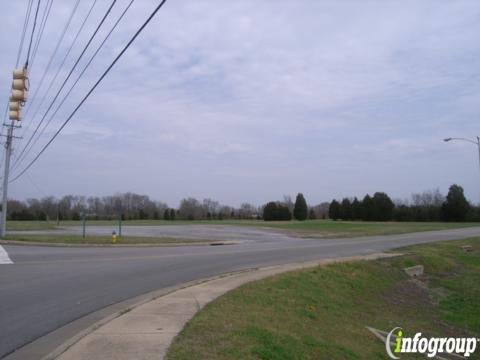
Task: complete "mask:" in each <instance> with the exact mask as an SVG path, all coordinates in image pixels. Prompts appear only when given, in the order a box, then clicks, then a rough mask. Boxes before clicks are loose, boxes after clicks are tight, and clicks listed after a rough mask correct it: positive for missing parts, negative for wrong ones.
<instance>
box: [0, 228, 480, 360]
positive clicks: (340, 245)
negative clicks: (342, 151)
mask: <svg viewBox="0 0 480 360" xmlns="http://www.w3.org/2000/svg"><path fill="white" fill-rule="evenodd" d="M150 228H151V227H150ZM162 228H165V226H162ZM251 230H252V229H245V228H241V230H239V231H241V232H245V231H246V232H247V233H248V234H246V235H245V233H243V235H238V236H237V240H238V239H243V241H241V242H240V243H239V244H237V245H225V246H187V247H128V248H125V247H124V248H120V247H117V248H110V247H80V248H78V247H75V248H69V247H41V246H39V247H35V246H3V248H4V249H5V250H6V252H7V254H8V256H9V258H10V259H11V260H12V261H13V264H0V319H1V321H0V357H7V358H20V357H18V354H19V352H14V350H15V349H18V348H21V347H22V346H24V345H26V344H29V343H30V342H32V341H34V340H35V339H38V338H40V337H42V336H44V335H46V334H48V333H51V332H52V331H54V330H56V329H58V328H60V327H62V326H63V325H65V324H69V323H71V322H72V321H74V320H76V319H79V318H82V317H84V316H86V315H88V314H91V313H93V312H95V311H97V310H99V309H102V308H105V307H106V306H108V305H111V304H114V303H118V302H120V301H124V300H126V299H129V298H132V297H135V296H138V295H140V294H143V293H146V292H150V291H153V290H156V289H161V288H165V287H169V286H172V285H176V284H180V283H183V282H187V281H191V280H195V279H200V278H204V277H208V276H213V275H216V274H220V273H224V272H229V271H235V270H241V269H245V268H251V267H257V266H265V265H274V264H282V263H291V262H299V261H308V260H316V259H323V258H332V257H343V256H351V255H362V254H369V253H374V252H379V251H384V250H388V249H392V248H397V247H401V246H406V245H411V244H417V243H425V242H433V241H441V240H451V239H460V238H466V237H472V236H480V227H473V228H463V229H455V230H444V231H432V232H421V233H415V234H403V235H390V236H372V237H361V238H350V239H334V240H333V239H330V240H329V239H324V240H313V239H296V238H292V237H288V236H284V235H279V234H278V233H272V232H269V231H263V230H255V231H254V232H251ZM126 231H129V230H126ZM149 231H153V230H152V229H151V230H149ZM162 231H164V230H162ZM188 231H191V230H188ZM222 231H225V229H224V230H222ZM227 232H231V233H234V232H235V231H234V228H231V229H230V230H228V229H227ZM203 236H208V233H206V234H205V233H202V235H201V237H203ZM228 239H235V236H233V235H231V234H230V237H228ZM77 321H78V320H77ZM88 325H90V324H89V323H88V321H85V322H84V323H83V324H82V326H85V327H86V326H88ZM46 338H48V336H47V337H46ZM37 342H38V341H37ZM52 346H54V345H53V343H52ZM26 348H28V346H27V347H26ZM23 349H25V348H23ZM49 350H53V348H49V344H48V341H44V343H43V348H42V351H45V352H48V351H49ZM21 351H22V350H20V352H21ZM9 354H10V355H9ZM7 355H8V356H7ZM27 355H28V354H27ZM27 355H25V354H24V353H22V356H21V358H22V359H27V358H28V356H27ZM35 356H38V354H37V355H35ZM31 358H35V357H34V356H31Z"/></svg>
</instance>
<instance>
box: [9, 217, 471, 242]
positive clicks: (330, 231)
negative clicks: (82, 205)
mask: <svg viewBox="0 0 480 360" xmlns="http://www.w3.org/2000/svg"><path fill="white" fill-rule="evenodd" d="M117 224H118V222H117V221H95V220H89V221H87V226H112V227H115V226H117ZM122 224H123V226H164V225H233V226H247V227H257V228H270V229H275V230H279V231H284V232H290V233H292V234H294V235H297V236H306V237H314V238H315V237H319V238H321V237H352V236H366V235H387V234H402V233H409V232H418V231H429V230H444V229H454V228H462V227H469V226H480V223H441V222H364V221H331V220H307V221H272V222H266V221H263V220H211V221H209V220H202V221H185V220H175V221H165V220H130V221H124V222H123V223H122ZM81 225H82V222H81V221H62V222H60V227H68V226H81ZM7 226H8V230H10V231H11V230H48V229H56V228H57V227H56V223H55V222H46V221H43V222H42V221H9V222H8V224H7Z"/></svg>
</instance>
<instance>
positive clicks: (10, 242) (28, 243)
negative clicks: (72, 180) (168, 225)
mask: <svg viewBox="0 0 480 360" xmlns="http://www.w3.org/2000/svg"><path fill="white" fill-rule="evenodd" d="M235 244H238V242H236V241H198V242H195V241H193V242H185V243H181V242H179V243H175V242H172V243H158V244H154V243H152V244H69V243H46V242H35V241H21V240H0V245H19V246H22V245H23V246H49V247H165V246H167V247H169V246H196V245H198V246H207V245H210V246H216V245H235Z"/></svg>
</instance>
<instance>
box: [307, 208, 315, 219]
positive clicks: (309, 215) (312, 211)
mask: <svg viewBox="0 0 480 360" xmlns="http://www.w3.org/2000/svg"><path fill="white" fill-rule="evenodd" d="M308 218H309V219H310V220H315V219H316V218H317V215H316V214H315V211H314V210H313V209H310V211H309V212H308Z"/></svg>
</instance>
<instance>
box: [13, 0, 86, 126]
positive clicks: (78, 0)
mask: <svg viewBox="0 0 480 360" xmlns="http://www.w3.org/2000/svg"><path fill="white" fill-rule="evenodd" d="M95 2H96V0H95ZM95 2H94V3H95ZM79 4H80V0H77V2H76V3H75V6H74V7H73V10H72V12H71V13H70V16H69V18H68V20H67V23H66V25H65V27H64V28H63V31H62V34H61V36H60V39H59V40H58V42H57V45H56V46H55V50H54V51H53V53H52V55H51V56H50V60H49V61H48V64H47V66H46V68H45V71H44V72H43V75H42V77H41V79H40V82H39V84H38V86H37V87H36V88H35V92H34V93H33V95H32V97H31V99H30V103H29V104H28V105H27V108H26V110H25V114H24V118H26V117H27V114H28V112H29V110H30V108H31V107H32V105H33V103H34V102H35V100H36V98H37V94H38V91H39V90H40V89H41V87H42V85H43V81H44V80H45V76H46V75H47V73H48V70H49V69H50V66H51V65H52V63H53V59H54V58H55V56H56V54H57V51H58V49H59V48H60V45H61V43H62V41H63V38H64V37H65V34H66V33H67V30H68V28H69V27H70V24H71V22H72V19H73V16H74V15H75V13H76V11H77V8H78V5H79ZM64 62H65V61H64ZM64 62H63V63H64ZM63 63H62V65H63ZM60 69H61V67H59V69H58V72H57V74H58V73H59V71H60ZM51 84H52V83H50V85H51ZM50 87H51V86H49V88H48V89H50ZM43 99H45V98H43ZM42 103H43V102H42ZM33 118H34V117H33ZM33 118H32V120H33ZM31 123H32V121H29V122H28V123H27V126H26V127H25V128H24V129H23V131H22V135H23V134H25V133H26V132H27V130H28V128H29V127H30V124H31Z"/></svg>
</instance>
